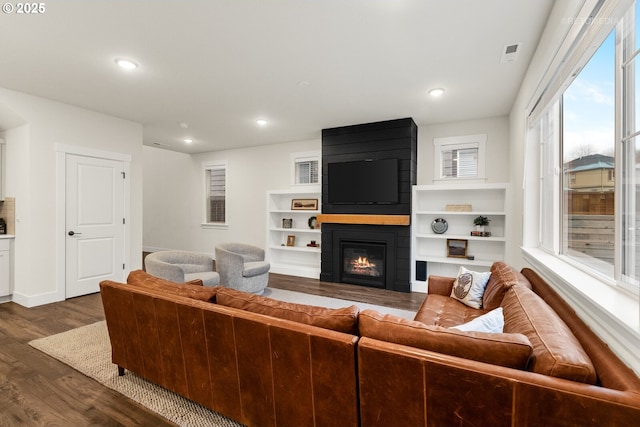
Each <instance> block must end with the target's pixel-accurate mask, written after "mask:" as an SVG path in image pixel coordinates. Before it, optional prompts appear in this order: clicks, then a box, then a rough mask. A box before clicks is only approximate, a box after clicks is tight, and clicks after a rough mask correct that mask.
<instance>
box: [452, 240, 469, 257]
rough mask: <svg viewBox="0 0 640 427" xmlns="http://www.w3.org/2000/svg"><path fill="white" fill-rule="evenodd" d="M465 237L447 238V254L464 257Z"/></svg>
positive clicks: (465, 255)
mask: <svg viewBox="0 0 640 427" xmlns="http://www.w3.org/2000/svg"><path fill="white" fill-rule="evenodd" d="M468 243H469V242H468V240H465V239H447V256H448V257H451V258H466V257H467V244H468Z"/></svg>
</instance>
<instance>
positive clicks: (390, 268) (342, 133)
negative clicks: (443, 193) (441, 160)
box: [320, 118, 418, 292]
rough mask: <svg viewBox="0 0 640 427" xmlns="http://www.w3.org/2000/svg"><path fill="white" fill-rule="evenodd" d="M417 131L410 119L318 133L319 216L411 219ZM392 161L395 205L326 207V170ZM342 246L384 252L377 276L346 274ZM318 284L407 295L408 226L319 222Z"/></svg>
mask: <svg viewBox="0 0 640 427" xmlns="http://www.w3.org/2000/svg"><path fill="white" fill-rule="evenodd" d="M417 137H418V130H417V126H416V124H415V123H414V122H413V119H411V118H407V119H398V120H390V121H385V122H377V123H368V124H362V125H354V126H346V127H340V128H333V129H324V130H323V131H322V174H323V180H322V181H323V186H322V213H323V214H358V215H407V216H409V215H411V187H412V186H413V185H414V184H415V183H416V158H417V153H416V150H417ZM383 159H397V161H398V175H399V176H398V194H399V197H398V203H392V204H373V203H369V204H363V203H354V204H348V203H340V204H332V203H330V202H329V200H330V197H329V186H328V185H327V183H328V179H325V178H328V176H327V174H328V169H329V167H328V165H329V164H330V163H337V162H351V161H358V160H383ZM345 185H348V183H345ZM345 244H356V245H357V244H363V245H367V244H372V245H374V246H376V245H379V246H378V247H384V265H383V266H382V268H381V269H382V270H383V272H384V273H383V274H382V277H376V278H373V277H366V275H365V274H355V275H354V274H348V273H347V274H345V272H344V264H343V248H344V246H345ZM321 248H322V255H321V273H320V280H322V281H326V282H342V283H351V284H356V285H362V286H371V287H377V288H383V289H390V290H395V291H401V292H410V291H411V285H410V274H411V273H410V270H411V268H410V266H411V227H409V226H399V225H369V224H341V223H330V222H324V223H322V245H321Z"/></svg>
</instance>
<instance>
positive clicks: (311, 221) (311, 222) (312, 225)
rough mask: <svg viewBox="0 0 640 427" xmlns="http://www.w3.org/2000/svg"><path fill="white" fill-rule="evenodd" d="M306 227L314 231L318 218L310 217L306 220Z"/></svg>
mask: <svg viewBox="0 0 640 427" xmlns="http://www.w3.org/2000/svg"><path fill="white" fill-rule="evenodd" d="M307 225H308V226H309V228H310V229H312V230H314V229H316V228H318V218H317V217H316V216H312V217H310V218H309V219H308V220H307Z"/></svg>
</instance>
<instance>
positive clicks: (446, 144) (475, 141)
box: [433, 134, 487, 183]
mask: <svg viewBox="0 0 640 427" xmlns="http://www.w3.org/2000/svg"><path fill="white" fill-rule="evenodd" d="M486 143H487V134H476V135H462V136H450V137H443V138H434V139H433V146H434V156H433V162H434V163H433V182H434V183H436V182H440V183H444V182H460V181H464V182H467V183H484V182H485V181H486ZM470 148H477V149H478V163H477V168H478V173H477V176H474V177H459V176H455V177H448V176H443V174H442V170H443V162H444V153H445V152H448V151H451V150H456V149H457V150H460V149H470Z"/></svg>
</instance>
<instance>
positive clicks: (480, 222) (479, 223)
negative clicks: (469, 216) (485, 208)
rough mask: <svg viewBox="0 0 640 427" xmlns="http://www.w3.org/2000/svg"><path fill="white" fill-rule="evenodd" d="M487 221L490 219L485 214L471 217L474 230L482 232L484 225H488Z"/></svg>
mask: <svg viewBox="0 0 640 427" xmlns="http://www.w3.org/2000/svg"><path fill="white" fill-rule="evenodd" d="M489 221H491V220H490V219H489V218H487V217H486V216H482V215H480V216H477V217H475V218H474V219H473V224H474V225H475V226H476V231H480V232H484V227H485V226H486V225H489Z"/></svg>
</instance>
